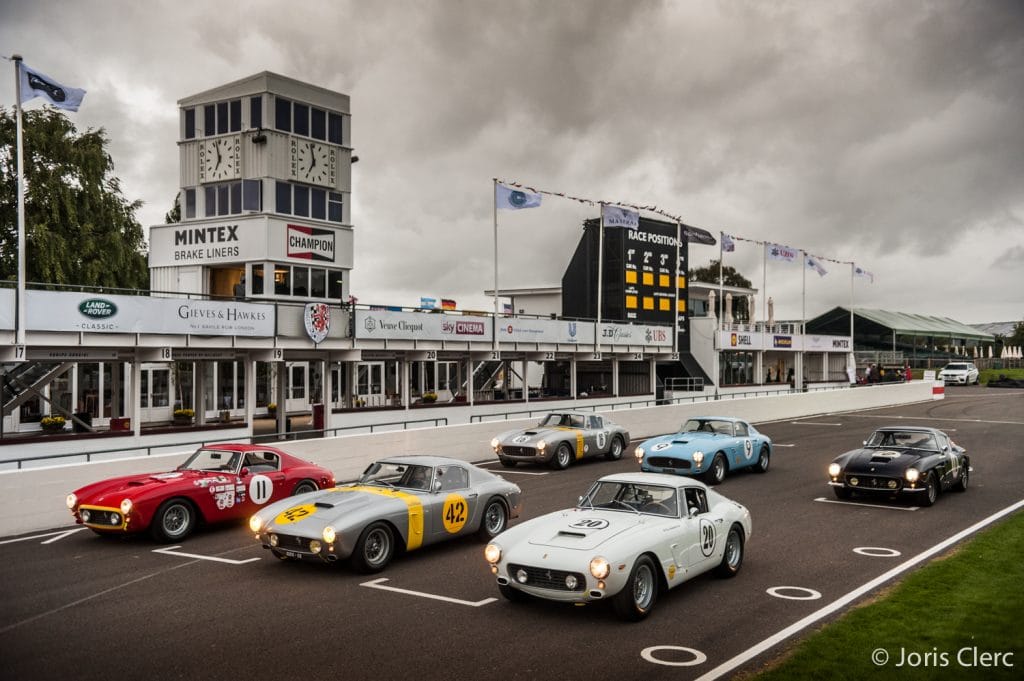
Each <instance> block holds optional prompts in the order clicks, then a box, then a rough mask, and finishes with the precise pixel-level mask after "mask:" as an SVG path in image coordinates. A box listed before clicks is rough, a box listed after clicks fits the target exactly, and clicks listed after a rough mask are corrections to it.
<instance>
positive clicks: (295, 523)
mask: <svg viewBox="0 0 1024 681" xmlns="http://www.w3.org/2000/svg"><path fill="white" fill-rule="evenodd" d="M520 495H521V493H520V490H519V486H518V485H515V484H513V483H511V482H508V481H506V480H505V479H504V478H502V477H501V476H498V475H495V474H493V473H491V472H490V471H485V470H484V469H482V468H478V467H476V466H473V465H472V464H468V463H466V462H464V461H459V460H457V459H449V458H445V457H440V456H396V457H392V458H389V459H385V460H381V461H377V462H376V463H372V464H370V466H369V467H368V468H367V469H366V470H365V471H364V472H363V475H362V477H361V478H360V479H359V481H358V482H356V483H353V484H351V485H344V486H341V487H333V488H331V489H325V490H319V491H316V492H310V493H308V494H301V495H298V496H293V497H289V498H288V499H285V500H282V501H281V502H279V503H275V504H270V505H269V506H267V507H266V508H264V509H262V510H261V511H260V512H259V513H257V514H256V515H254V516H252V517H251V518H250V519H249V528H250V529H251V530H252V531H253V532H254V533H255V535H256V539H257V541H259V542H260V543H261V544H262V545H263V548H265V549H269V550H270V551H271V552H272V553H273V554H274V555H275V556H277V557H278V558H281V559H282V560H288V559H295V560H314V561H322V562H326V563H334V562H337V561H340V560H348V561H349V562H350V563H351V564H352V566H353V567H354V568H355V569H356V570H358V571H360V572H379V571H381V570H383V569H384V568H385V567H387V565H388V563H390V562H391V559H392V558H393V557H394V556H395V554H396V553H398V552H401V551H413V550H415V549H418V548H420V547H422V546H426V545H427V544H434V543H437V542H440V541H444V540H446V539H453V538H455V537H461V536H464V535H467V534H476V535H478V536H479V537H480V538H481V539H482V540H484V541H487V540H489V539H491V538H493V537H494V536H496V535H498V534H499V533H500V532H502V531H503V530H504V529H505V528H506V527H508V521H509V520H510V519H511V518H516V517H518V516H519V513H520V511H521V501H520Z"/></svg>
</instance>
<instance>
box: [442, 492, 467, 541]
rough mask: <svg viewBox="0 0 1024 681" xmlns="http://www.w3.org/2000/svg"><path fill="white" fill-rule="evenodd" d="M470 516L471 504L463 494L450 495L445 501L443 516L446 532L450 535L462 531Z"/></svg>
mask: <svg viewBox="0 0 1024 681" xmlns="http://www.w3.org/2000/svg"><path fill="white" fill-rule="evenodd" d="M468 516H469V504H467V503H466V499H465V497H463V496H462V495H461V494H449V495H448V497H447V498H446V499H445V500H444V511H443V512H442V515H441V517H442V519H443V520H444V529H445V531H446V532H448V533H449V534H455V533H456V532H459V531H461V530H462V527H463V525H465V524H466V520H468V519H469V518H468Z"/></svg>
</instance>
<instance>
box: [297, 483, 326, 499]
mask: <svg viewBox="0 0 1024 681" xmlns="http://www.w3.org/2000/svg"><path fill="white" fill-rule="evenodd" d="M318 489H320V488H319V487H317V486H316V483H315V482H313V481H312V480H300V481H299V484H297V485H295V489H293V490H292V496H293V497H294V496H298V495H300V494H306V493H307V492H315V491H317V490H318Z"/></svg>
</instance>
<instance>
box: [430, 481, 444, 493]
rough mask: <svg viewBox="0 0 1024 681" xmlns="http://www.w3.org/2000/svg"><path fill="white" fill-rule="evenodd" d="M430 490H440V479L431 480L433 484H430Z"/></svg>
mask: <svg viewBox="0 0 1024 681" xmlns="http://www.w3.org/2000/svg"><path fill="white" fill-rule="evenodd" d="M430 491H431V492H440V491H441V481H440V480H435V481H434V482H433V484H432V485H431V486H430Z"/></svg>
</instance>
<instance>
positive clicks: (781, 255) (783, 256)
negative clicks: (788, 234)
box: [764, 244, 800, 262]
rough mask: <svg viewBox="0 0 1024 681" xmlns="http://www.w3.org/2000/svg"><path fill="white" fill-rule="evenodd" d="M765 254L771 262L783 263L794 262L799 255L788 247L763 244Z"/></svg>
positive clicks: (798, 252) (795, 250)
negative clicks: (779, 261)
mask: <svg viewBox="0 0 1024 681" xmlns="http://www.w3.org/2000/svg"><path fill="white" fill-rule="evenodd" d="M764 247H765V252H766V253H767V254H768V257H769V258H771V259H772V260H782V261H784V262H796V259H797V256H799V255H800V251H798V250H797V249H795V248H790V247H789V246H783V245H781V244H765V245H764Z"/></svg>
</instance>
